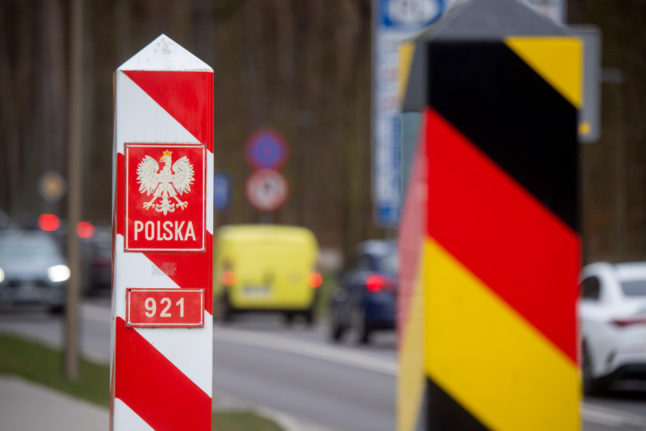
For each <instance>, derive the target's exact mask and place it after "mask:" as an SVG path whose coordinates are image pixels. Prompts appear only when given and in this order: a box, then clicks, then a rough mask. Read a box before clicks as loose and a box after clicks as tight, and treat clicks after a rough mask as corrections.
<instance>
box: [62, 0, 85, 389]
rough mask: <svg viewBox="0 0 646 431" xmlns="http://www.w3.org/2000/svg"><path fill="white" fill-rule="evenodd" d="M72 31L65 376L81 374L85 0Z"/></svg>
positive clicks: (79, 2) (78, 2)
mask: <svg viewBox="0 0 646 431" xmlns="http://www.w3.org/2000/svg"><path fill="white" fill-rule="evenodd" d="M71 9H72V10H71V32H70V92H69V98H70V105H69V153H68V178H69V195H68V202H67V260H68V264H69V266H70V271H71V277H70V279H69V283H68V285H67V292H66V306H65V309H66V311H65V339H64V348H65V377H66V378H67V379H70V380H76V379H77V378H78V377H79V297H80V292H81V264H80V250H79V240H78V236H77V235H76V225H77V223H78V222H79V219H80V216H81V179H82V178H81V177H82V175H81V169H82V167H81V135H82V115H83V114H82V110H81V104H82V100H83V99H82V73H83V70H82V69H83V64H82V51H83V44H82V40H83V38H82V23H83V17H82V16H83V0H73V1H72V8H71Z"/></svg>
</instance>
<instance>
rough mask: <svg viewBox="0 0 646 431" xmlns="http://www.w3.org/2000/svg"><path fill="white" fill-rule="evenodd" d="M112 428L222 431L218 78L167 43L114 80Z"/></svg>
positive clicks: (160, 41)
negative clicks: (218, 395) (218, 397)
mask: <svg viewBox="0 0 646 431" xmlns="http://www.w3.org/2000/svg"><path fill="white" fill-rule="evenodd" d="M114 82H115V84H114V85H115V95H114V109H115V110H114V151H113V164H114V167H113V181H112V185H113V190H112V195H113V222H112V225H113V245H112V247H113V248H112V255H113V279H112V337H111V348H112V350H111V353H112V358H111V369H110V372H111V382H110V396H111V408H110V429H112V430H117V431H121V430H129V431H130V430H150V429H155V430H210V429H211V397H212V390H211V385H212V363H213V360H212V359H213V358H212V355H213V354H212V343H213V327H212V321H213V309H212V300H211V278H212V254H213V248H212V234H213V211H212V206H211V202H212V201H213V70H212V69H211V68H210V67H209V66H208V65H207V64H205V63H204V62H202V61H201V60H200V59H198V58H197V57H195V56H194V55H192V54H191V53H190V52H188V51H187V50H185V49H184V48H182V47H181V46H179V45H178V44H176V43H175V42H173V41H172V40H171V39H170V38H168V37H166V36H164V35H161V36H159V37H158V38H157V39H155V40H154V41H153V42H152V43H150V44H149V45H148V46H146V47H145V48H144V49H142V50H141V51H140V52H139V53H137V54H136V55H135V56H134V57H132V58H130V59H129V60H128V61H126V62H125V63H124V64H122V65H121V66H120V67H119V68H118V69H117V71H116V73H115V76H114Z"/></svg>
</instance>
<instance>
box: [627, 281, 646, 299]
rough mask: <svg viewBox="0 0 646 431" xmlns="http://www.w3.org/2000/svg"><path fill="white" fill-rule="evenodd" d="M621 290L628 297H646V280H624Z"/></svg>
mask: <svg viewBox="0 0 646 431" xmlns="http://www.w3.org/2000/svg"><path fill="white" fill-rule="evenodd" d="M621 290H622V291H623V292H624V295H626V296H630V297H634V296H643V297H646V279H634V280H622V281H621Z"/></svg>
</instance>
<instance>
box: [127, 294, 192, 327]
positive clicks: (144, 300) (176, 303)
mask: <svg viewBox="0 0 646 431" xmlns="http://www.w3.org/2000/svg"><path fill="white" fill-rule="evenodd" d="M126 326H128V327H131V328H137V327H138V328H142V327H143V328H155V327H163V328H168V327H171V328H202V327H204V289H135V288H128V289H126Z"/></svg>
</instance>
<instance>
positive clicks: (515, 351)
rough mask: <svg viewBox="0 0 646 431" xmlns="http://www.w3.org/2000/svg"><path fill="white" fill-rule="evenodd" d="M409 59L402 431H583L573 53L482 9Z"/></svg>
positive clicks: (470, 11) (534, 21) (472, 7)
mask: <svg viewBox="0 0 646 431" xmlns="http://www.w3.org/2000/svg"><path fill="white" fill-rule="evenodd" d="M488 14H489V15H488ZM491 14H494V15H495V16H493V17H492V16H491ZM510 17H513V19H514V20H515V21H514V22H511V23H509V22H503V21H504V20H505V19H512V18H510ZM478 27H480V28H481V33H482V34H481V37H479V36H478ZM465 28H468V29H467V30H464V29H465ZM461 29H463V30H464V33H465V34H464V35H463V36H464V37H461V36H460V34H461V33H460V32H461ZM528 29H529V30H530V31H531V32H532V34H528V33H527V31H528ZM414 49H415V52H414V55H412V56H410V58H412V64H411V68H410V77H409V81H408V84H407V85H408V89H407V93H406V99H407V100H405V101H404V106H405V107H406V106H407V105H406V104H407V103H408V108H409V109H414V110H415V105H416V104H417V105H418V106H417V109H416V110H418V111H420V112H422V115H423V120H422V126H421V128H420V131H419V139H418V142H419V145H418V146H417V150H416V151H417V157H415V158H413V160H414V162H413V166H412V168H411V170H410V171H411V177H410V179H409V182H408V184H409V185H408V193H407V200H406V205H405V207H404V214H403V225H402V227H401V231H400V254H401V261H402V264H403V265H402V270H401V283H400V285H401V287H400V288H401V295H400V304H399V320H398V321H399V333H400V347H399V353H400V380H399V394H398V430H399V431H412V430H431V429H433V430H436V429H437V430H462V429H496V430H521V429H522V430H534V429H535V430H546V429H550V430H576V429H579V428H580V414H579V404H580V398H581V396H580V392H581V391H580V381H579V380H580V379H579V373H578V367H577V360H578V359H577V351H578V349H577V345H578V343H577V325H576V299H577V278H578V271H579V265H580V262H579V259H580V258H579V255H580V240H579V236H578V213H577V176H578V173H577V163H578V162H577V160H578V154H577V145H578V144H577V110H578V108H579V107H580V105H581V76H582V73H581V45H580V42H579V41H578V39H576V38H574V37H571V36H570V35H569V34H566V33H564V30H562V29H561V28H560V27H557V26H556V25H554V24H552V23H550V22H548V21H547V20H544V19H543V18H542V17H538V16H535V15H534V14H533V12H531V11H530V10H528V9H526V8H525V7H524V6H522V5H520V4H517V3H516V2H512V1H502V0H478V1H474V2H472V3H470V4H467V5H466V6H465V7H464V8H463V10H462V11H460V12H458V13H457V15H456V16H455V17H454V18H453V20H452V21H449V22H448V23H445V24H444V26H443V28H441V29H439V30H436V31H435V33H432V34H430V35H428V36H426V37H422V38H421V39H420V40H418V41H417V42H416V44H415V47H414ZM419 68H422V71H423V73H420V70H419ZM420 77H421V78H420ZM422 80H423V85H422V84H421V83H420V82H421V81H422ZM420 91H421V92H422V94H421V95H420V94H419V92H420ZM420 101H421V102H422V104H420Z"/></svg>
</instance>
